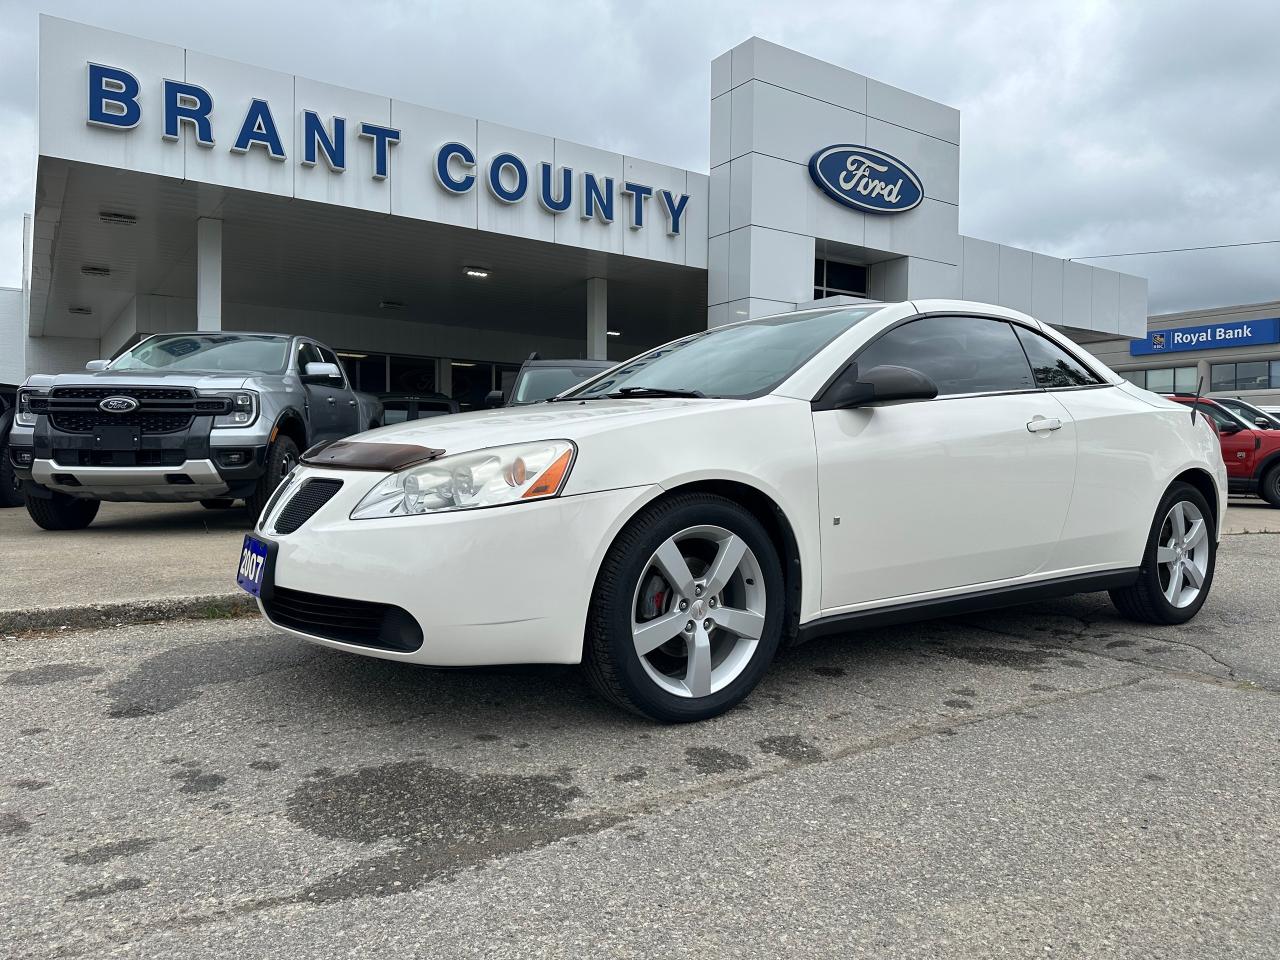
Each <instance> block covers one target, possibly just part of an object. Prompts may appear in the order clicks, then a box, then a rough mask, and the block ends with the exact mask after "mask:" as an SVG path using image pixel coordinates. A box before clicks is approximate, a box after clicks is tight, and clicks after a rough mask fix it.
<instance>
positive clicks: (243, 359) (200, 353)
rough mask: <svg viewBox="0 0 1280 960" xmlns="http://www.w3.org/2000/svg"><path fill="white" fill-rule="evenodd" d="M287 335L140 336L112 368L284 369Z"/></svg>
mask: <svg viewBox="0 0 1280 960" xmlns="http://www.w3.org/2000/svg"><path fill="white" fill-rule="evenodd" d="M288 359H289V338H288V337H271V336H258V335H248V334H235V333H179V334H169V335H165V336H159V337H151V338H149V339H147V340H143V341H142V342H141V343H140V344H138V345H137V346H136V347H134V348H132V349H131V350H127V351H125V352H124V353H122V354H121V355H120V356H119V357H117V358H116V359H115V360H113V361H112V363H111V369H112V370H155V371H159V372H165V371H169V370H202V371H204V370H216V371H235V372H238V373H239V372H252V373H284V369H285V364H286V363H287V362H288Z"/></svg>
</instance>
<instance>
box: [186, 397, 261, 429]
mask: <svg viewBox="0 0 1280 960" xmlns="http://www.w3.org/2000/svg"><path fill="white" fill-rule="evenodd" d="M200 396H202V397H226V398H227V399H228V400H230V401H231V412H230V413H224V414H223V415H222V416H219V417H214V418H213V426H214V428H215V429H218V428H226V427H247V426H249V425H250V424H252V423H253V421H255V420H257V419H258V395H257V394H256V393H254V392H253V391H252V390H201V391H200Z"/></svg>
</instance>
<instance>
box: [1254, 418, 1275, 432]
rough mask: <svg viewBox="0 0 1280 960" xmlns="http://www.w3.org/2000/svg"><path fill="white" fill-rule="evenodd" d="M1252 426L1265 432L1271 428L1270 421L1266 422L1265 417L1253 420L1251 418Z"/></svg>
mask: <svg viewBox="0 0 1280 960" xmlns="http://www.w3.org/2000/svg"><path fill="white" fill-rule="evenodd" d="M1253 425H1254V426H1255V427H1260V428H1262V429H1263V430H1266V429H1267V428H1269V427H1270V426H1271V421H1270V420H1268V419H1267V418H1266V417H1254V418H1253Z"/></svg>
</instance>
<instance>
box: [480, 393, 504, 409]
mask: <svg viewBox="0 0 1280 960" xmlns="http://www.w3.org/2000/svg"><path fill="white" fill-rule="evenodd" d="M504 403H505V400H504V399H503V396H502V391H501V390H490V391H489V392H488V393H487V394H485V398H484V405H485V406H486V407H488V408H489V409H490V410H495V409H497V408H498V407H501V406H503V405H504Z"/></svg>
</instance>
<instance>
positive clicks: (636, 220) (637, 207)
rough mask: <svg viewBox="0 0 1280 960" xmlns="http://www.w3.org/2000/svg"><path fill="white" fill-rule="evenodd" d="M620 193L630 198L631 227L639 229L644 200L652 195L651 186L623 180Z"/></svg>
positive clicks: (642, 217)
mask: <svg viewBox="0 0 1280 960" xmlns="http://www.w3.org/2000/svg"><path fill="white" fill-rule="evenodd" d="M622 194H623V196H627V197H630V198H631V217H630V225H631V229H632V230H639V229H640V228H641V227H643V226H644V202H645V201H646V200H648V199H649V198H650V197H652V196H653V187H646V186H645V185H644V184H643V183H630V182H624V183H623V184H622Z"/></svg>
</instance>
